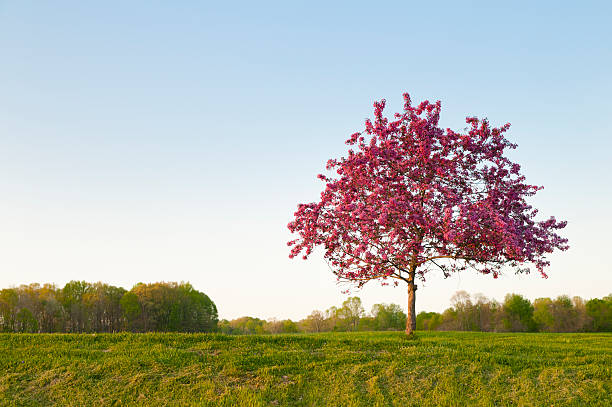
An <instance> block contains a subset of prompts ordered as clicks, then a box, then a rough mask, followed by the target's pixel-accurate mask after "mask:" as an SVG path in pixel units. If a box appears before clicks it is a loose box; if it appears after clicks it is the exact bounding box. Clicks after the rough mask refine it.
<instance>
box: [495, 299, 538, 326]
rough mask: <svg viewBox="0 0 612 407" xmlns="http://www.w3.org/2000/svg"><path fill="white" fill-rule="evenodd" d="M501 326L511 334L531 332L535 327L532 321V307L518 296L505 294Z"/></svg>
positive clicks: (526, 300) (527, 301)
mask: <svg viewBox="0 0 612 407" xmlns="http://www.w3.org/2000/svg"><path fill="white" fill-rule="evenodd" d="M502 311H503V314H502V324H503V327H504V329H505V330H507V331H511V332H527V331H530V332H533V331H535V330H536V328H537V326H536V323H535V321H534V320H533V305H531V302H529V300H528V299H527V298H525V297H523V296H522V295H519V294H507V295H506V298H505V300H504V304H503V309H502Z"/></svg>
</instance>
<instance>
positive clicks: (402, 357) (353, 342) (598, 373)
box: [0, 332, 612, 406]
mask: <svg viewBox="0 0 612 407" xmlns="http://www.w3.org/2000/svg"><path fill="white" fill-rule="evenodd" d="M611 374H612V335H609V334H488V333H447V332H435V333H429V332H421V333H419V334H418V337H417V338H416V339H413V340H407V339H406V338H405V337H404V336H403V334H402V333H399V332H389V333H326V334H313V335H299V334H296V335H279V336H224V335H206V334H103V335H100V334H98V335H76V334H75V335H70V334H57V335H56V334H33V335H32V334H0V405H15V406H22V405H42V406H46V405H62V406H63V405H74V406H89V405H143V406H153V405H215V406H216V405H226V406H235V405H245V406H275V405H276V406H284V405H290V406H292V405H305V406H311V405H314V406H327V405H330V406H336V405H337V406H410V405H415V406H426V405H434V406H436V405H440V406H454V405H471V406H472V405H473V406H514V405H538V406H540V405H541V406H564V405H575V406H586V405H601V406H610V405H612V396H611V395H610V393H611V391H612V386H611V385H612V383H611V380H612V375H611Z"/></svg>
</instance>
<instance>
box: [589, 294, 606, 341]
mask: <svg viewBox="0 0 612 407" xmlns="http://www.w3.org/2000/svg"><path fill="white" fill-rule="evenodd" d="M586 312H587V315H588V316H589V317H590V318H591V319H592V322H591V330H592V331H595V332H612V294H611V295H608V296H606V297H604V298H602V299H599V298H593V299H591V300H589V301H587V303H586Z"/></svg>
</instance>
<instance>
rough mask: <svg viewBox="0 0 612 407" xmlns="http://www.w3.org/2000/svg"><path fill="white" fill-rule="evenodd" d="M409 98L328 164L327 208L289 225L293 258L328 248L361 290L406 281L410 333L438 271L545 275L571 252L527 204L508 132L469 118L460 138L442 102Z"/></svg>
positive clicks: (303, 210)
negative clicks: (550, 257)
mask: <svg viewBox="0 0 612 407" xmlns="http://www.w3.org/2000/svg"><path fill="white" fill-rule="evenodd" d="M404 100H405V104H404V112H403V113H397V114H396V115H395V120H393V121H389V119H387V118H386V117H384V116H383V109H384V107H385V101H384V100H382V101H381V102H377V103H374V116H375V119H374V122H373V123H372V122H371V121H370V120H366V123H365V132H364V133H355V134H353V135H352V136H351V137H350V138H349V139H348V140H347V144H349V145H352V146H356V151H354V150H353V149H350V150H349V151H348V156H347V157H342V158H340V159H331V160H329V161H328V163H327V169H328V170H335V172H336V175H337V177H336V178H333V177H335V175H333V176H332V177H328V176H326V175H319V176H318V177H319V178H320V179H321V180H322V181H323V182H325V184H326V186H325V190H324V191H323V193H322V194H321V200H320V201H319V202H312V203H307V204H300V205H298V209H297V212H295V219H294V220H293V221H292V222H290V223H289V224H288V228H289V230H290V231H291V232H292V233H296V234H297V235H298V238H297V239H294V240H291V241H290V242H288V244H289V245H290V246H293V248H292V249H291V254H290V257H296V256H299V255H300V254H302V255H303V258H304V259H306V258H307V257H308V256H309V255H310V254H311V253H312V251H313V249H314V248H315V247H316V246H323V247H324V249H325V253H324V257H325V259H326V260H327V261H328V263H329V265H330V267H331V268H332V270H333V272H334V274H335V275H336V276H337V278H338V279H339V280H343V281H348V282H353V283H356V284H357V285H358V286H359V287H361V286H363V285H364V284H366V283H367V282H368V281H372V280H380V281H382V282H383V283H384V284H386V283H387V281H388V279H393V280H394V283H395V284H398V283H399V282H403V283H406V284H407V287H408V313H407V319H406V333H407V334H411V333H412V332H413V331H414V330H415V329H416V311H415V295H416V288H417V286H416V282H417V279H421V280H425V276H426V274H427V273H428V272H430V271H431V270H434V269H439V270H441V271H442V273H443V274H444V276H445V277H448V276H449V275H450V274H451V273H452V272H457V271H461V270H466V269H469V268H471V269H474V270H476V271H478V272H480V273H482V274H491V275H492V276H493V277H497V276H498V275H499V274H500V272H501V270H502V269H503V268H504V267H508V268H513V269H514V270H516V271H517V272H520V273H526V272H529V267H528V265H529V264H533V265H535V267H536V268H537V270H539V272H540V273H541V274H542V275H543V276H545V273H544V268H545V267H546V266H548V265H549V262H548V261H547V260H546V255H547V254H548V253H551V252H553V251H554V249H560V250H566V249H567V248H568V245H567V239H564V238H562V237H560V236H559V235H558V234H557V233H556V232H557V230H559V229H562V228H564V227H565V225H566V222H558V221H557V220H555V218H550V219H548V220H545V221H540V222H537V221H535V216H536V213H537V211H536V210H535V209H534V208H533V207H532V206H530V205H529V204H528V203H527V198H529V197H531V196H532V195H534V194H535V193H536V192H537V191H538V190H539V189H540V187H537V186H533V185H529V184H526V183H525V177H524V176H523V175H521V174H520V166H519V165H518V164H515V163H513V162H512V161H510V159H509V158H508V157H507V156H506V155H505V150H507V149H514V148H515V147H516V145H515V144H512V143H510V142H509V141H508V140H506V139H505V138H504V135H503V134H504V132H506V131H507V130H508V128H509V127H510V125H509V124H506V125H504V126H502V127H500V128H492V127H491V126H490V125H489V122H488V121H487V120H479V119H477V118H475V117H468V118H467V119H466V122H467V123H468V125H469V129H468V131H467V133H463V134H462V133H457V132H454V131H452V130H450V129H446V130H444V129H442V128H440V127H439V125H438V122H439V117H440V108H441V107H440V106H441V105H440V102H436V103H435V104H433V103H430V102H428V101H425V102H422V103H421V104H419V105H418V106H413V105H412V104H411V100H410V97H409V96H408V94H405V95H404Z"/></svg>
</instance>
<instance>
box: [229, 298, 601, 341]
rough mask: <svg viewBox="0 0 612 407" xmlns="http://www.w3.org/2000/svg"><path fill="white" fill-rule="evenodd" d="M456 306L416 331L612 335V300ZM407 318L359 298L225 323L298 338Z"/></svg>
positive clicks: (233, 330)
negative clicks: (300, 313)
mask: <svg viewBox="0 0 612 407" xmlns="http://www.w3.org/2000/svg"><path fill="white" fill-rule="evenodd" d="M451 304H452V306H451V307H450V308H448V309H447V310H445V311H444V312H442V313H437V312H421V313H419V314H418V315H417V320H416V326H417V330H430V331H436V330H437V331H482V332H612V295H608V296H606V297H604V298H602V299H599V298H594V299H591V300H588V301H585V300H583V299H582V298H580V297H573V298H570V297H568V296H565V295H562V296H559V297H557V298H555V299H551V298H538V299H536V300H535V301H533V303H532V302H530V301H529V300H528V299H527V298H525V297H523V296H521V295H519V294H508V295H506V297H505V298H504V301H503V302H501V303H500V302H497V301H496V300H493V299H488V298H487V297H485V296H483V295H482V294H475V295H473V296H471V295H470V294H468V293H467V292H465V291H458V292H457V293H455V295H453V297H452V298H451ZM405 327H406V314H405V313H404V311H403V310H402V308H401V307H400V306H399V305H397V304H375V305H374V306H373V307H372V309H371V311H370V312H369V313H366V312H365V310H364V308H363V305H362V302H361V299H360V298H359V297H349V298H348V299H347V300H346V301H344V303H343V304H342V305H341V306H340V307H335V306H334V307H331V308H329V309H327V310H325V311H318V310H315V311H313V312H312V313H311V314H310V315H309V316H307V317H306V318H304V319H302V320H300V321H292V320H290V319H286V320H276V319H269V320H263V319H259V318H254V317H242V318H237V319H233V320H225V319H224V320H221V321H220V322H219V331H220V332H222V333H226V334H242V335H244V334H247V335H248V334H276V333H297V332H343V331H389V330H391V331H403V330H404V329H405Z"/></svg>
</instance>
